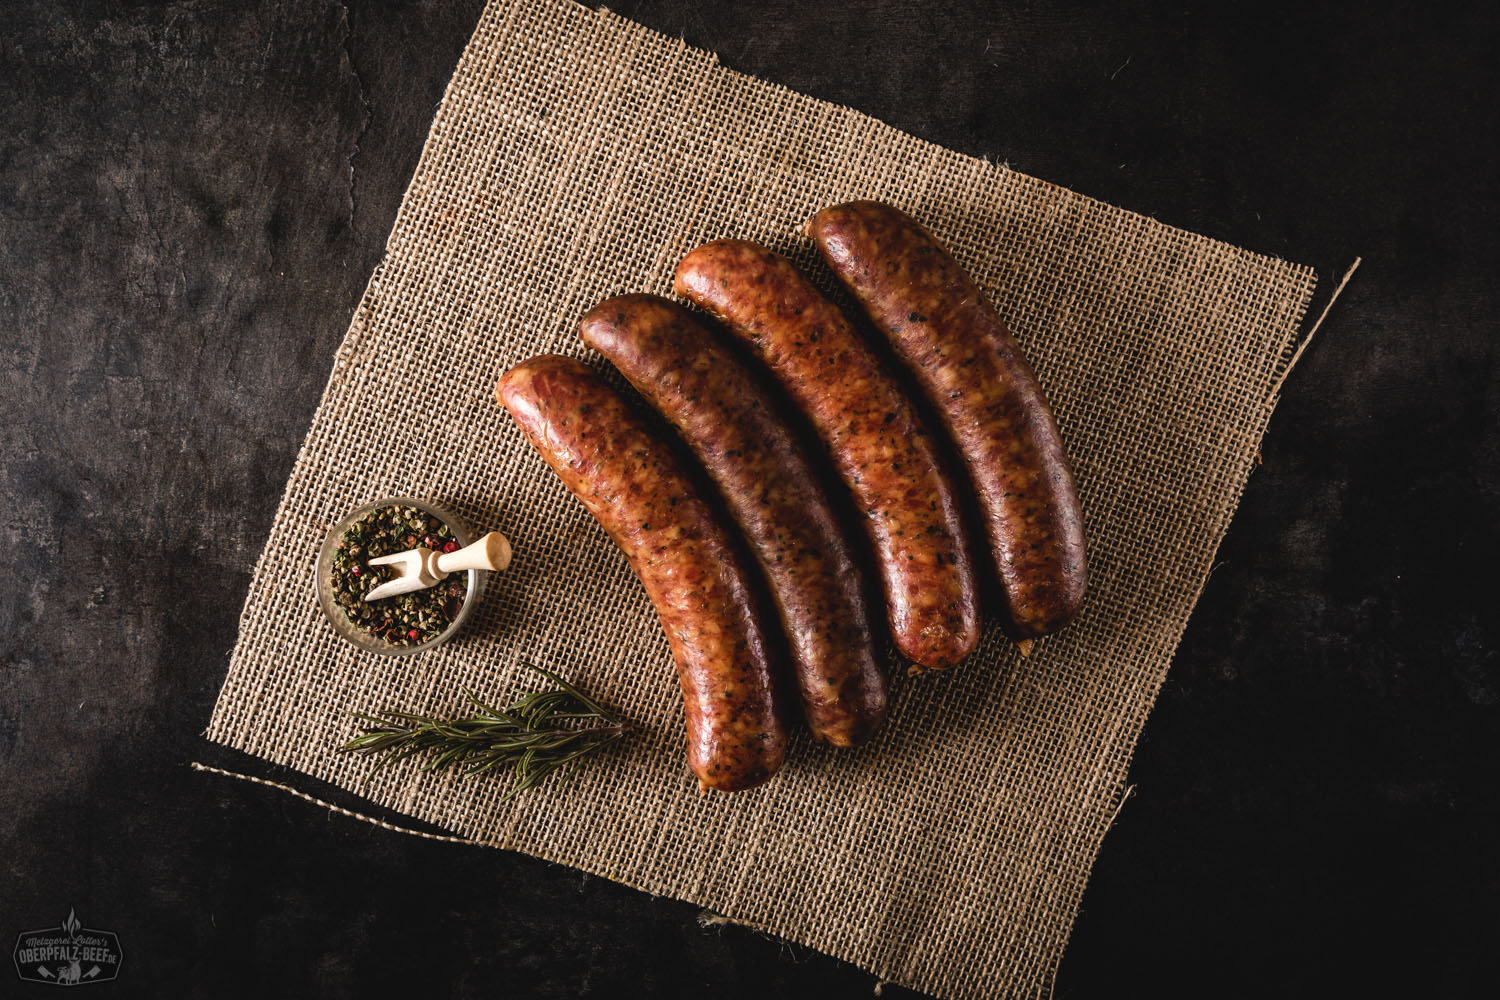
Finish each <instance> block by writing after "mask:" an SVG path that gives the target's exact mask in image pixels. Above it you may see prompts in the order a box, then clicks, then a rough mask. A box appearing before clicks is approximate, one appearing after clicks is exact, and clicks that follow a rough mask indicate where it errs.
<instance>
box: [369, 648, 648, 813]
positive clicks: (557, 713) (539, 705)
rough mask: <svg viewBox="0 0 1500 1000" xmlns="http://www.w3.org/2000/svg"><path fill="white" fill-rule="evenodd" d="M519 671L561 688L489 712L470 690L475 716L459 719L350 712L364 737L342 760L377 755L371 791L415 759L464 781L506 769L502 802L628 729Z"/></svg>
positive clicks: (585, 699)
mask: <svg viewBox="0 0 1500 1000" xmlns="http://www.w3.org/2000/svg"><path fill="white" fill-rule="evenodd" d="M521 665H522V666H524V667H526V668H528V669H530V670H533V671H535V672H536V673H538V674H541V675H542V676H543V677H545V678H546V679H547V680H549V681H551V682H552V683H553V684H555V685H557V687H556V688H554V689H552V690H550V691H537V692H534V693H531V694H527V695H524V696H522V697H521V698H519V699H518V700H516V701H515V702H514V703H512V704H511V705H509V706H507V707H506V708H495V707H493V706H491V705H487V704H485V703H484V702H482V701H480V700H479V698H478V696H476V695H475V694H474V692H473V691H470V690H468V689H465V690H464V696H465V698H466V699H467V700H468V702H469V704H470V705H471V706H473V708H474V710H475V711H474V714H472V715H467V716H464V717H463V718H458V719H437V718H433V717H431V716H426V715H417V714H415V713H413V712H401V711H394V710H389V711H385V712H381V713H379V714H376V715H368V714H365V713H363V712H351V713H350V714H351V715H353V716H354V717H355V718H357V719H359V720H360V722H361V723H363V724H364V729H365V731H364V732H363V733H362V734H360V735H359V736H356V737H354V739H352V740H350V741H349V742H348V743H345V744H344V745H343V746H342V747H340V748H339V752H340V753H368V754H376V755H378V757H379V759H378V760H377V761H376V762H375V764H374V766H373V767H371V768H370V773H369V774H367V775H366V776H365V781H364V784H365V786H366V787H367V786H368V785H369V784H370V779H371V778H373V777H375V775H376V774H377V773H379V772H380V771H381V770H383V769H384V768H386V767H388V766H390V765H391V764H394V763H396V762H397V761H402V760H405V759H406V758H408V757H411V756H414V755H416V754H428V755H430V758H429V759H428V761H427V762H426V763H425V764H423V765H422V770H424V771H446V770H448V769H450V768H457V769H458V770H459V771H460V772H461V773H463V774H484V773H485V772H487V771H492V770H495V769H496V768H500V767H509V768H511V769H512V771H513V775H514V777H513V780H512V782H511V787H510V791H509V792H507V793H506V794H505V797H504V798H502V799H501V801H502V802H504V801H507V800H509V799H512V798H514V797H515V796H517V795H520V794H521V793H522V792H525V791H528V790H530V789H532V788H535V787H536V786H537V785H539V784H541V782H542V781H544V780H545V779H546V778H547V776H548V775H550V774H552V773H553V772H555V771H558V770H561V771H562V772H563V776H564V777H567V776H568V775H570V774H572V773H573V771H574V770H576V769H577V768H578V766H579V765H580V764H582V763H583V762H584V761H585V760H587V759H588V758H589V757H592V756H594V755H595V754H597V753H598V752H599V751H600V750H602V749H604V747H606V746H608V745H609V744H611V743H614V742H615V741H616V740H619V739H620V738H621V737H623V736H624V735H625V733H626V732H627V731H628V730H629V729H630V726H629V725H628V724H627V723H626V722H625V720H624V719H621V718H620V717H619V716H617V715H615V714H614V713H613V712H611V711H610V710H609V709H607V708H605V707H604V706H603V705H601V704H599V703H598V702H597V701H595V700H594V699H592V698H590V697H589V696H588V695H586V694H584V693H583V692H582V691H580V690H578V688H576V687H574V686H573V685H572V684H569V683H568V682H567V681H565V680H563V679H562V678H561V677H559V676H557V675H556V674H554V673H553V672H552V671H550V670H548V669H546V668H545V667H539V666H537V665H535V664H533V663H527V662H525V661H522V664H521Z"/></svg>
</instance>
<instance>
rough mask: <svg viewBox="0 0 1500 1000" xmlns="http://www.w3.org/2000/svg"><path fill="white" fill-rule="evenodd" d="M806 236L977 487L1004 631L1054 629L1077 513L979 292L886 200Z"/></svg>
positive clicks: (1070, 577) (1079, 544)
mask: <svg viewBox="0 0 1500 1000" xmlns="http://www.w3.org/2000/svg"><path fill="white" fill-rule="evenodd" d="M808 229H809V232H808V235H809V236H811V237H812V238H813V239H814V240H815V241H816V242H817V244H818V249H819V250H821V251H822V253H823V256H824V257H825V258H826V259H827V261H828V264H829V266H830V267H832V268H833V271H834V273H835V274H837V275H838V276H839V278H840V280H842V281H843V283H844V284H845V285H846V286H847V287H848V288H849V290H850V291H851V292H853V293H854V296H855V298H857V299H859V301H860V303H861V305H863V306H864V308H865V310H866V311H867V312H868V313H869V315H870V318H871V320H873V321H874V323H875V325H876V326H877V327H879V328H880V330H881V331H882V332H883V333H884V334H885V335H886V337H887V338H889V340H890V342H891V346H892V347H894V348H895V351H896V353H897V354H898V355H900V357H901V359H902V360H903V361H904V362H905V363H906V364H907V365H908V366H909V367H910V368H911V370H912V372H913V373H914V374H915V375H916V378H917V381H918V382H919V383H920V384H921V386H922V389H923V391H924V392H925V393H926V395H927V398H928V399H929V400H930V401H931V402H932V405H933V406H934V407H935V408H936V410H937V412H938V413H939V415H940V416H941V418H942V420H943V423H944V425H945V426H946V427H947V429H948V432H949V433H950V434H951V435H952V436H953V440H954V441H955V442H956V443H957V445H958V449H959V452H960V454H961V455H962V456H963V459H964V464H965V466H967V468H968V472H969V477H970V479H971V480H972V481H973V484H974V488H975V490H976V492H977V494H978V501H979V507H980V512H981V514H982V515H983V519H984V524H985V530H986V534H987V535H988V540H989V549H990V557H991V559H992V560H993V562H994V565H995V571H996V573H997V574H998V576H999V580H1000V584H1001V589H1002V591H1003V594H1004V601H1005V612H1006V616H1007V618H1008V619H1009V629H1008V631H1010V633H1011V634H1012V635H1013V636H1015V637H1017V638H1020V639H1029V638H1034V637H1036V636H1042V635H1046V634H1048V633H1049V632H1055V631H1057V630H1058V629H1060V628H1062V627H1063V626H1065V625H1067V624H1068V623H1069V622H1070V621H1072V619H1073V617H1074V616H1075V615H1076V614H1077V613H1078V607H1079V605H1080V603H1082V600H1083V591H1084V587H1085V585H1086V583H1087V577H1088V572H1087V569H1086V567H1085V560H1084V539H1083V514H1082V511H1081V510H1080V509H1079V506H1078V491H1077V489H1076V487H1075V486H1074V484H1073V473H1072V470H1071V469H1070V468H1069V467H1068V456H1067V453H1066V452H1065V451H1064V450H1063V443H1062V438H1061V436H1060V435H1059V434H1058V431H1057V423H1056V421H1054V420H1053V418H1052V411H1051V409H1049V408H1048V406H1047V400H1046V398H1045V397H1044V396H1043V395H1042V390H1041V387H1040V386H1039V385H1037V381H1036V375H1035V374H1033V373H1032V370H1031V366H1030V365H1028V364H1027V363H1026V357H1025V355H1024V354H1022V353H1021V348H1020V345H1018V344H1017V343H1016V341H1015V339H1014V338H1013V337H1012V336H1011V335H1010V331H1009V330H1007V329H1006V327H1005V323H1004V322H1003V321H1002V320H1001V319H1000V316H999V314H998V313H996V312H995V309H994V307H993V306H992V305H990V303H989V300H987V299H986V298H985V296H984V293H983V292H981V291H980V290H979V288H978V287H977V286H976V285H975V284H974V282H973V281H972V280H971V279H970V278H969V276H968V274H966V273H965V272H964V270H963V268H961V267H959V265H958V262H957V261H955V260H954V259H953V258H952V257H951V256H950V255H949V254H948V251H947V250H945V249H944V248H943V246H942V245H941V244H940V243H938V241H937V240H936V239H934V238H933V237H932V235H931V234H929V233H928V232H927V231H926V230H925V229H923V228H922V227H921V226H920V225H918V224H917V223H916V222H915V221H914V220H913V219H912V218H911V217H910V216H908V215H907V214H906V213H904V212H902V211H900V210H899V209H896V208H892V207H891V206H890V205H885V204H881V203H880V202H874V201H855V202H849V203H847V204H844V205H836V206H834V207H833V208H826V209H824V210H823V211H821V212H819V213H818V214H817V215H816V216H814V217H813V219H812V222H811V223H810V224H809V227H808Z"/></svg>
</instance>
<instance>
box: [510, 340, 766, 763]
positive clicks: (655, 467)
mask: <svg viewBox="0 0 1500 1000" xmlns="http://www.w3.org/2000/svg"><path fill="white" fill-rule="evenodd" d="M495 395H496V396H497V398H498V399H499V400H500V403H501V404H502V405H503V406H504V407H505V408H506V409H507V410H509V411H510V414H511V416H513V417H515V419H516V423H518V424H520V425H521V430H522V432H524V433H525V435H526V437H527V438H528V439H530V441H531V443H532V444H533V445H534V446H535V447H536V450H537V451H539V452H541V455H542V458H543V459H544V460H546V462H547V464H548V465H550V466H552V471H554V472H556V473H557V475H558V478H560V479H561V480H562V481H563V484H564V485H566V486H567V487H568V489H570V490H572V491H573V495H574V496H576V497H578V499H579V500H582V501H583V505H584V506H585V507H587V508H588V510H589V513H590V514H593V515H594V517H595V518H597V519H598V521H599V523H600V524H601V525H603V526H604V530H605V531H607V532H608V533H609V536H610V538H612V539H614V542H615V544H616V545H618V546H619V547H620V548H621V549H622V550H623V551H624V553H625V556H626V558H627V559H629V560H630V566H631V568H632V569H634V570H635V572H636V575H637V576H638V577H640V580H641V584H642V585H643V586H644V587H645V588H646V593H647V595H649V596H650V598H651V602H652V603H653V604H654V605H656V613H657V614H658V615H659V616H660V617H661V624H662V628H663V629H665V630H666V633H667V642H668V644H669V645H670V646H671V648H672V658H673V659H674V660H675V661H676V663H677V678H678V680H679V681H680V682H681V684H682V698H683V702H684V703H685V707H686V711H687V731H688V766H690V767H691V768H692V769H693V773H695V774H696V775H697V776H698V783H699V785H700V786H701V787H703V788H705V789H708V788H713V789H717V790H718V791H722V792H733V791H738V790H739V789H742V788H750V787H751V786H753V785H758V784H760V783H761V782H763V781H765V780H766V779H767V778H769V777H770V776H771V775H772V774H774V773H775V772H776V769H777V768H779V767H780V766H781V762H782V759H783V758H784V757H785V756H786V726H785V723H784V718H783V713H782V711H781V710H780V707H779V705H778V702H777V700H776V695H775V682H774V677H773V675H772V672H771V667H770V664H769V662H768V658H767V651H766V634H765V631H764V629H763V628H762V626H761V622H760V620H759V616H758V613H757V610H756V605H755V601H754V597H753V592H752V590H751V588H750V586H749V585H748V580H749V575H748V574H749V567H748V565H747V564H746V560H745V557H744V556H743V555H741V554H740V552H739V551H738V550H737V549H736V548H735V546H734V544H733V541H732V536H731V534H730V531H731V530H732V529H730V528H728V527H727V526H726V525H725V524H723V523H722V522H721V521H720V519H719V518H718V517H716V516H715V515H714V514H713V513H712V511H711V510H710V508H709V507H708V506H707V505H705V504H704V502H703V500H702V499H701V498H700V497H699V496H698V494H697V492H696V489H695V487H694V485H693V482H692V480H691V478H690V477H689V476H688V474H687V472H686V470H685V469H684V467H683V466H682V464H681V463H680V461H679V460H678V459H677V457H676V456H675V455H674V454H673V453H672V450H671V449H670V447H668V446H667V445H666V444H665V443H664V442H663V441H662V440H661V439H660V437H659V436H658V435H656V434H654V433H653V432H652V430H651V428H650V427H648V426H647V425H646V423H645V421H644V420H643V419H642V418H641V417H640V416H639V415H638V414H636V413H635V412H634V411H632V410H631V408H630V407H629V405H628V404H627V403H626V402H625V399H624V398H623V397H622V396H621V395H620V394H619V393H618V392H616V391H615V390H614V389H611V388H610V387H609V386H608V385H606V384H605V383H604V381H603V380H602V379H601V378H600V377H599V376H598V375H597V374H596V373H595V372H594V371H592V370H591V369H590V368H589V367H588V366H587V365H585V364H583V363H582V362H581V361H577V360H575V359H573V358H564V357H559V356H557V355H543V356H542V357H538V358H532V359H531V360H530V361H526V362H523V363H522V364H519V365H517V366H516V367H515V368H512V369H511V370H510V371H508V372H506V373H505V375H504V376H502V377H501V379H500V384H499V386H498V387H497V388H496V390H495Z"/></svg>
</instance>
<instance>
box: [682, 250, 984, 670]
mask: <svg viewBox="0 0 1500 1000" xmlns="http://www.w3.org/2000/svg"><path fill="white" fill-rule="evenodd" d="M674 288H675V290H676V291H677V293H678V294H679V295H682V296H685V297H686V298H688V299H691V300H692V301H693V302H695V303H697V304H698V305H699V306H701V307H703V308H704V309H706V310H708V311H709V312H710V313H712V314H714V315H715V316H717V317H718V318H720V319H722V320H723V321H724V322H725V323H726V324H727V325H728V326H729V328H730V330H731V331H733V332H734V333H735V335H736V336H737V337H738V338H739V339H740V340H742V341H743V342H744V343H745V344H747V345H748V346H749V347H750V349H751V350H752V351H754V352H755V354H756V355H757V356H758V357H759V358H760V360H761V361H762V362H763V363H764V364H765V365H766V367H768V368H769V369H770V370H771V372H772V373H773V374H774V375H775V376H776V377H777V379H778V380H779V381H780V382H781V384H782V385H783V386H784V387H785V389H786V390H787V393H788V394H789V395H790V396H791V397H792V399H793V400H794V401H795V402H796V403H797V405H798V406H799V408H800V409H801V410H802V411H803V412H804V414H805V415H806V416H807V417H808V419H809V421H810V422H811V424H812V426H813V428H814V430H815V431H816V432H817V433H818V435H819V437H820V438H821V439H822V441H823V444H824V446H825V447H826V449H827V451H828V454H829V456H830V457H831V458H832V459H833V463H834V466H835V468H836V469H837V470H838V473H839V476H840V477H841V478H842V479H843V481H844V483H845V485H847V486H848V488H849V490H850V492H851V494H852V495H853V499H854V503H855V506H856V507H857V508H858V509H859V512H860V513H861V514H862V515H863V518H864V523H865V527H866V533H867V535H868V537H869V540H870V544H871V546H872V548H873V549H874V552H875V557H876V563H877V565H878V566H879V569H880V576H881V584H882V588H883V590H884V596H885V605H886V617H887V620H888V621H889V623H890V626H891V634H892V637H893V638H894V639H895V641H896V645H897V647H898V648H899V649H900V650H901V652H902V653H904V654H905V655H906V656H908V657H910V658H911V659H912V660H914V661H916V662H917V663H919V664H921V665H922V666H925V667H931V668H934V669H942V668H946V667H950V666H952V665H953V664H955V663H957V662H958V661H959V660H960V659H962V658H963V657H964V656H965V655H967V654H968V653H969V652H970V651H972V650H973V648H974V646H975V644H976V643H977V642H978V641H979V607H978V597H977V595H976V589H975V582H974V572H973V565H972V561H971V556H970V554H969V545H968V540H967V534H966V531H965V529H964V526H963V524H962V522H961V521H960V519H959V508H958V504H957V501H956V497H955V495H954V488H953V485H952V483H951V481H950V479H949V477H948V475H947V474H946V473H945V472H944V470H943V468H942V466H941V464H940V461H939V458H938V452H937V450H936V446H935V443H934V442H933V440H932V438H931V437H929V435H928V433H927V431H926V430H925V429H924V428H923V426H922V422H921V420H920V418H919V417H918V415H917V413H916V411H915V410H914V409H913V408H912V405H911V403H910V401H909V400H908V399H907V398H906V396H905V394H904V393H903V392H902V391H901V388H900V387H899V385H898V384H897V383H896V382H895V381H894V379H893V378H892V376H891V375H890V373H889V372H888V371H886V370H885V369H884V368H883V367H882V365H881V364H880V361H879V359H878V358H877V357H876V356H875V355H874V354H873V353H872V352H871V350H870V348H869V346H868V345H867V344H865V343H864V342H863V341H862V340H861V339H860V338H859V335H858V334H857V333H856V332H855V330H854V328H853V327H852V326H851V325H850V324H849V321H848V320H847V319H846V318H845V317H844V315H843V313H841V312H839V310H838V308H837V307H836V306H834V304H833V303H831V302H829V301H828V300H827V299H826V298H824V297H823V296H822V294H820V293H819V292H818V290H817V289H816V288H814V287H813V286H812V284H811V283H810V282H809V281H808V280H807V278H805V277H804V276H803V275H802V274H801V273H800V272H799V271H798V270H797V269H796V267H794V266H793V265H792V263H791V261H789V260H787V259H785V258H784V257H781V256H779V255H777V254H774V253H772V252H771V251H769V250H767V249H765V248H764V247H761V246H758V245H756V244H754V243H749V242H746V241H744V240H716V241H714V242H712V243H707V244H704V245H703V246H701V247H698V248H697V249H696V250H694V251H692V252H691V253H689V254H688V255H687V256H686V257H685V258H683V260H682V263H681V264H679V265H678V268H677V277H676V281H675V283H674Z"/></svg>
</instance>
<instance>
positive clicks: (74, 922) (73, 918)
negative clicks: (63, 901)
mask: <svg viewBox="0 0 1500 1000" xmlns="http://www.w3.org/2000/svg"><path fill="white" fill-rule="evenodd" d="M82 926H83V924H82V923H80V922H79V920H78V916H77V915H76V914H75V913H74V912H73V908H72V907H71V906H70V907H68V919H67V920H64V921H63V923H62V929H63V930H65V931H67V932H68V937H70V938H72V937H77V936H78V928H80V927H82Z"/></svg>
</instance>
